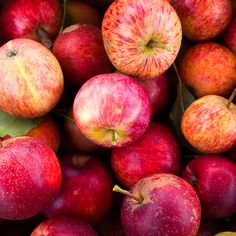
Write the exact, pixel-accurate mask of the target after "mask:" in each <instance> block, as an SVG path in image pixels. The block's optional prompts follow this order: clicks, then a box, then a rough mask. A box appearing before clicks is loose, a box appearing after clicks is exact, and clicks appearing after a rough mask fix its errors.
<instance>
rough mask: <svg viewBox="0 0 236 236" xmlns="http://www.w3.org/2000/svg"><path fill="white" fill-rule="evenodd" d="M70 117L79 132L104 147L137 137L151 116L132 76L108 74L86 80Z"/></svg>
mask: <svg viewBox="0 0 236 236" xmlns="http://www.w3.org/2000/svg"><path fill="white" fill-rule="evenodd" d="M73 116H74V119H75V123H76V125H77V126H78V128H79V129H80V131H81V132H82V133H83V134H84V135H85V136H86V137H87V138H89V139H90V140H92V141H93V142H95V143H97V144H99V145H102V146H105V147H121V146H125V145H128V144H129V143H131V142H133V141H135V140H137V139H138V138H139V137H140V136H141V135H142V134H143V133H144V132H145V131H146V129H147V127H148V125H149V123H150V119H151V103H150V99H149V95H148V93H147V91H146V90H145V89H144V88H143V87H142V85H141V84H139V83H138V82H137V81H136V80H134V79H133V78H132V77H130V76H127V75H124V74H118V73H108V74H101V75H97V76H95V77H92V78H91V79H89V80H88V81H87V82H86V83H85V84H84V85H83V86H82V87H81V88H80V89H79V91H78V93H77V95H76V96H75V99H74V104H73Z"/></svg>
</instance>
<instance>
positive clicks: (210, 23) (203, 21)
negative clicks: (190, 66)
mask: <svg viewBox="0 0 236 236" xmlns="http://www.w3.org/2000/svg"><path fill="white" fill-rule="evenodd" d="M170 2H171V4H172V5H173V7H174V8H175V10H176V11H177V13H178V15H179V17H180V20H181V24H182V28H183V35H184V36H185V37H187V38H188V39H191V40H194V41H202V40H209V39H212V38H215V37H217V36H218V35H220V34H221V33H222V32H223V31H224V29H225V28H226V27H227V25H228V24H229V22H230V19H231V16H232V5H231V0H204V1H201V0H188V1H183V0H171V1H170Z"/></svg>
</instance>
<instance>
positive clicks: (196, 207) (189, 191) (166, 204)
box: [113, 174, 201, 236]
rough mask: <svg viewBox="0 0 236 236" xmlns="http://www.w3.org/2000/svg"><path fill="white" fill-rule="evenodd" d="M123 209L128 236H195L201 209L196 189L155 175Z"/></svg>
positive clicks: (145, 180)
mask: <svg viewBox="0 0 236 236" xmlns="http://www.w3.org/2000/svg"><path fill="white" fill-rule="evenodd" d="M113 190H115V191H116V190H117V191H120V192H122V193H124V194H126V195H127V196H126V197H125V198H124V201H123V204H122V207H121V223H122V226H123V229H124V232H125V235H127V236H129V235H130V236H133V235H153V236H154V235H168V236H176V235H178V236H186V235H188V236H195V235H196V233H197V231H198V228H199V224H200V219H201V206H200V202H199V199H198V196H197V194H196V192H195V191H194V189H193V187H192V186H191V185H190V184H189V183H188V182H187V181H185V180H183V179H182V178H180V177H178V176H176V175H172V174H154V175H150V176H147V177H145V178H143V179H141V180H139V181H138V182H137V183H136V184H135V185H134V186H133V187H132V188H131V190H130V191H125V190H123V191H122V190H121V189H117V187H114V189H113Z"/></svg>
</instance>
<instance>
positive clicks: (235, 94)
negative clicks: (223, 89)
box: [226, 88, 236, 109]
mask: <svg viewBox="0 0 236 236" xmlns="http://www.w3.org/2000/svg"><path fill="white" fill-rule="evenodd" d="M235 96H236V88H235V89H234V91H233V92H232V93H231V95H230V97H229V100H228V102H227V104H226V107H227V108H228V109H229V107H230V104H231V103H232V102H233V99H234V97H235Z"/></svg>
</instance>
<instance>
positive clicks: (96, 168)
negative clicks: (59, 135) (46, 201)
mask: <svg viewBox="0 0 236 236" xmlns="http://www.w3.org/2000/svg"><path fill="white" fill-rule="evenodd" d="M60 163H61V170H62V176H63V178H62V187H61V191H60V193H59V195H58V196H57V198H56V199H55V200H54V201H53V202H52V203H51V204H50V205H49V206H48V208H47V209H45V210H44V215H45V216H46V217H48V218H52V217H55V216H60V215H66V216H74V217H77V218H80V219H82V220H85V221H86V222H88V223H91V224H99V223H100V222H101V221H102V220H103V219H104V218H105V217H106V215H107V214H108V212H109V210H110V207H111V204H112V184H113V183H112V182H113V180H112V176H111V174H110V171H109V169H108V168H107V167H106V165H105V164H104V163H103V162H102V161H101V160H99V158H97V157H95V156H91V155H80V154H67V155H64V156H62V157H61V159H60Z"/></svg>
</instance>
